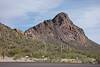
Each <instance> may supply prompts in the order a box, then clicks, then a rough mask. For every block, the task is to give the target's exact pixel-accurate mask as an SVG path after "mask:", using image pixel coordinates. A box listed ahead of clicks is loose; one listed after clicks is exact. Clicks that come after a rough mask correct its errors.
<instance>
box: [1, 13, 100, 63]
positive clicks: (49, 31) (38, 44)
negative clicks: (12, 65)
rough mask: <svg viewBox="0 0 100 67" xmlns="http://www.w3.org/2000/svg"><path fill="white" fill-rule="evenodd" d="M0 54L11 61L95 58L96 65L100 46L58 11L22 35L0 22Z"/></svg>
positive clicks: (99, 54) (98, 59)
mask: <svg viewBox="0 0 100 67" xmlns="http://www.w3.org/2000/svg"><path fill="white" fill-rule="evenodd" d="M0 55H1V56H2V57H5V56H8V57H14V58H20V57H25V56H29V57H31V58H33V57H34V58H42V56H44V57H47V58H50V59H53V58H54V59H55V58H56V59H57V58H74V59H76V58H77V57H78V58H79V59H81V60H84V59H88V58H95V59H96V60H97V61H98V62H100V45H99V44H97V43H95V42H93V41H92V40H90V39H88V37H87V36H86V35H85V33H84V31H83V29H82V28H79V27H78V26H76V25H75V24H73V22H72V21H71V20H70V19H69V17H68V15H67V14H66V13H63V12H61V13H59V14H58V15H56V16H55V17H54V18H53V19H51V20H45V21H44V22H42V23H40V24H38V25H36V26H33V27H31V28H29V29H28V30H26V31H25V32H22V31H20V30H18V29H11V28H10V27H8V26H6V25H4V24H2V23H0Z"/></svg>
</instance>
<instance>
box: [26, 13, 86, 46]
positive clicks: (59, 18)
mask: <svg viewBox="0 0 100 67" xmlns="http://www.w3.org/2000/svg"><path fill="white" fill-rule="evenodd" d="M25 35H27V36H29V37H32V38H36V39H40V40H43V41H50V42H51V41H55V42H56V41H59V42H65V43H66V42H69V41H76V42H78V43H80V44H81V45H85V43H86V42H87V37H86V36H85V34H84V31H83V29H81V28H79V27H77V26H76V25H74V24H73V22H72V21H71V20H70V19H69V17H68V15H67V14H65V13H63V12H61V13H59V14H58V15H56V16H55V17H54V18H53V19H52V20H45V21H44V22H43V23H40V24H38V25H36V26H34V27H32V28H30V29H28V30H27V31H25Z"/></svg>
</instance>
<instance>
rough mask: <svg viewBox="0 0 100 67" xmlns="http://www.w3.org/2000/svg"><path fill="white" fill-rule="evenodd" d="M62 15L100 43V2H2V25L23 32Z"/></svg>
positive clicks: (6, 0)
mask: <svg viewBox="0 0 100 67" xmlns="http://www.w3.org/2000/svg"><path fill="white" fill-rule="evenodd" d="M60 12H65V13H67V14H68V15H69V17H70V18H71V20H72V21H73V23H74V24H76V25H77V26H79V27H81V28H83V29H84V31H85V33H86V35H87V36H88V38H90V39H91V40H93V41H95V42H97V43H99V44H100V0H0V22H2V23H4V24H6V25H8V26H10V27H12V28H18V29H21V30H22V31H24V30H26V29H28V28H30V27H32V26H34V25H36V24H38V23H40V22H42V21H44V20H47V19H52V18H53V17H54V16H55V15H56V14H58V13H60Z"/></svg>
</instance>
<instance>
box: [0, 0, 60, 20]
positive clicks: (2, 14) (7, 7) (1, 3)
mask: <svg viewBox="0 0 100 67" xmlns="http://www.w3.org/2000/svg"><path fill="white" fill-rule="evenodd" d="M61 2H62V0H0V18H3V19H5V18H12V17H15V16H21V15H24V14H25V13H27V12H42V11H48V10H49V9H52V8H55V7H57V6H59V4H60V3H61Z"/></svg>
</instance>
